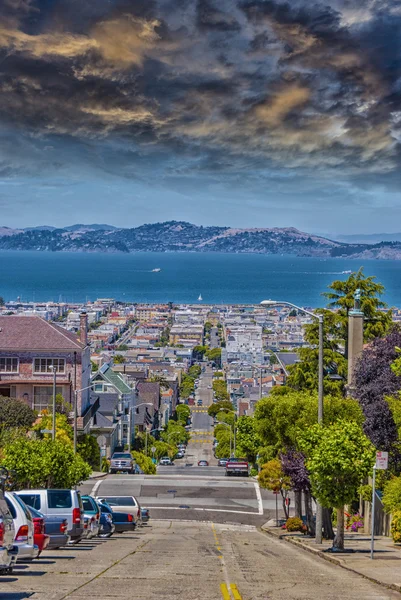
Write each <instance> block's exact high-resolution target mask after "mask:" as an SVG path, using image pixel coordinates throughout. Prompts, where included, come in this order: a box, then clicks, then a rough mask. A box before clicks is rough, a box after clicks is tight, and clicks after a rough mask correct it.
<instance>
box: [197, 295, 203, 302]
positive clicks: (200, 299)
mask: <svg viewBox="0 0 401 600" xmlns="http://www.w3.org/2000/svg"><path fill="white" fill-rule="evenodd" d="M198 300H199V302H201V301H202V300H203V298H202V294H199V298H198Z"/></svg>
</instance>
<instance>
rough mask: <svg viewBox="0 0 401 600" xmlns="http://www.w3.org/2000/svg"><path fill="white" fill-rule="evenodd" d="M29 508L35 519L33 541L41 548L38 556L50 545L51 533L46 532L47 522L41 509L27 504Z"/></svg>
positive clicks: (33, 519)
mask: <svg viewBox="0 0 401 600" xmlns="http://www.w3.org/2000/svg"><path fill="white" fill-rule="evenodd" d="M27 509H28V510H29V512H30V513H31V516H32V521H33V541H34V542H35V544H36V545H37V546H38V548H39V553H38V557H39V556H40V554H41V553H42V552H43V550H46V548H48V547H49V543H50V535H48V534H47V533H46V522H45V518H44V516H43V515H42V513H40V512H39V511H37V510H35V509H34V508H31V507H30V506H27Z"/></svg>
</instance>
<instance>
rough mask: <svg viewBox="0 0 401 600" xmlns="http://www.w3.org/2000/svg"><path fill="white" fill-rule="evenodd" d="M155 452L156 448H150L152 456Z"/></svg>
mask: <svg viewBox="0 0 401 600" xmlns="http://www.w3.org/2000/svg"><path fill="white" fill-rule="evenodd" d="M156 450H157V448H155V447H154V446H152V447H151V451H152V454H154V453H155V452H156Z"/></svg>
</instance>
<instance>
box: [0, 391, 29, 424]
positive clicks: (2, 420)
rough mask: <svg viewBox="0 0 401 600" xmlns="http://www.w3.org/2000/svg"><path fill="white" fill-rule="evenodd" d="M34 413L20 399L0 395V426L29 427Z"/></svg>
mask: <svg viewBox="0 0 401 600" xmlns="http://www.w3.org/2000/svg"><path fill="white" fill-rule="evenodd" d="M35 419H36V413H35V411H34V410H32V409H31V408H30V407H29V406H28V405H27V404H25V402H23V401H22V400H14V399H12V398H6V397H5V396H0V427H25V428H27V429H28V428H29V427H31V425H32V423H33V422H34V421H35Z"/></svg>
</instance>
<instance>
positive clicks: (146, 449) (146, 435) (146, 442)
mask: <svg viewBox="0 0 401 600" xmlns="http://www.w3.org/2000/svg"><path fill="white" fill-rule="evenodd" d="M154 431H159V428H158V427H156V429H151V430H150V431H148V430H146V431H145V455H146V456H147V455H148V435H149V434H150V433H153V432H154Z"/></svg>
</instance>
